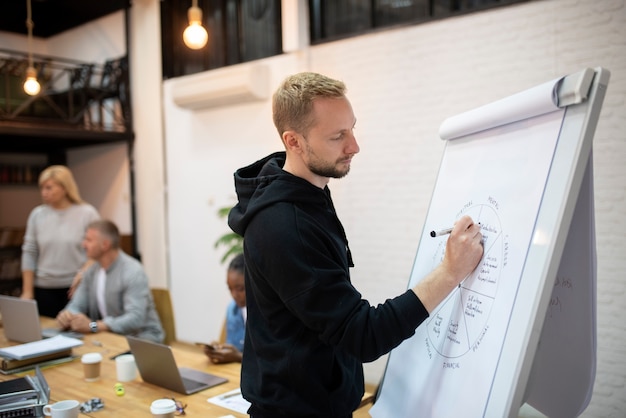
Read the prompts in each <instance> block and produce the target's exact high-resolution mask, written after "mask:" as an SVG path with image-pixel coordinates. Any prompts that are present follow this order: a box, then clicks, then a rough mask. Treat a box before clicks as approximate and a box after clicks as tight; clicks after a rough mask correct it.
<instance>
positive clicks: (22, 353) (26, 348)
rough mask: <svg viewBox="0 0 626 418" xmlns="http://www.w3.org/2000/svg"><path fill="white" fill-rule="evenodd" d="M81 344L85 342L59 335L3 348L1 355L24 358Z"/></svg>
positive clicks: (18, 358) (0, 350)
mask: <svg viewBox="0 0 626 418" xmlns="http://www.w3.org/2000/svg"><path fill="white" fill-rule="evenodd" d="M81 345H83V342H82V341H81V340H79V339H76V338H70V337H66V336H64V335H57V336H56V337H52V338H45V339H43V340H39V341H33V342H32V343H26V344H20V345H15V346H13V347H5V348H2V349H0V356H2V357H4V358H10V359H16V360H24V359H29V358H34V357H38V356H41V355H45V354H51V353H56V352H59V351H64V350H68V349H70V348H73V347H78V346H81Z"/></svg>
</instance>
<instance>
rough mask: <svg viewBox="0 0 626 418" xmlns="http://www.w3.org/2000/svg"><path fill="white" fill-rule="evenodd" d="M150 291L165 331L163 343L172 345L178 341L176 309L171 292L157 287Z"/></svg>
mask: <svg viewBox="0 0 626 418" xmlns="http://www.w3.org/2000/svg"><path fill="white" fill-rule="evenodd" d="M150 290H151V291H152V299H154V305H155V307H156V310H157V313H158V314H159V319H161V325H162V326H163V331H165V338H164V340H163V343H164V344H170V343H172V342H174V341H176V324H175V322H174V309H173V308H172V299H171V297H170V291H169V290H168V289H161V288H156V287H155V288H152V289H150Z"/></svg>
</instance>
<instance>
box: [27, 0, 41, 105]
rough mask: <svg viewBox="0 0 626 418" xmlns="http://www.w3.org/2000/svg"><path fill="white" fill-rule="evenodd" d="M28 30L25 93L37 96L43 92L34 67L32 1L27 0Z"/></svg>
mask: <svg viewBox="0 0 626 418" xmlns="http://www.w3.org/2000/svg"><path fill="white" fill-rule="evenodd" d="M26 14H27V17H26V28H27V29H28V68H27V69H26V81H25V82H24V91H25V92H26V94H28V95H30V96H36V95H37V94H39V91H40V90H41V86H40V85H39V82H38V81H37V71H36V70H35V66H34V65H33V26H35V25H34V24H33V17H32V10H31V7H30V0H26Z"/></svg>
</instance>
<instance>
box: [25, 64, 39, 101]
mask: <svg viewBox="0 0 626 418" xmlns="http://www.w3.org/2000/svg"><path fill="white" fill-rule="evenodd" d="M40 90H41V86H40V85H39V82H38V81H37V71H36V70H35V69H34V68H33V67H28V68H27V69H26V81H24V92H26V94H28V95H29V96H36V95H38V94H39V91H40Z"/></svg>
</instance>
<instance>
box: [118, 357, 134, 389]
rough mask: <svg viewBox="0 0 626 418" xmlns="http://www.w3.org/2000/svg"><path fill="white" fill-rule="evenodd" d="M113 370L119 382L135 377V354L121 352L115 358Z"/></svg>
mask: <svg viewBox="0 0 626 418" xmlns="http://www.w3.org/2000/svg"><path fill="white" fill-rule="evenodd" d="M115 370H116V372H117V380H118V381H119V382H129V381H131V380H135V378H136V377H137V365H136V364H135V356H133V355H132V354H122V355H121V356H117V357H116V358H115Z"/></svg>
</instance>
